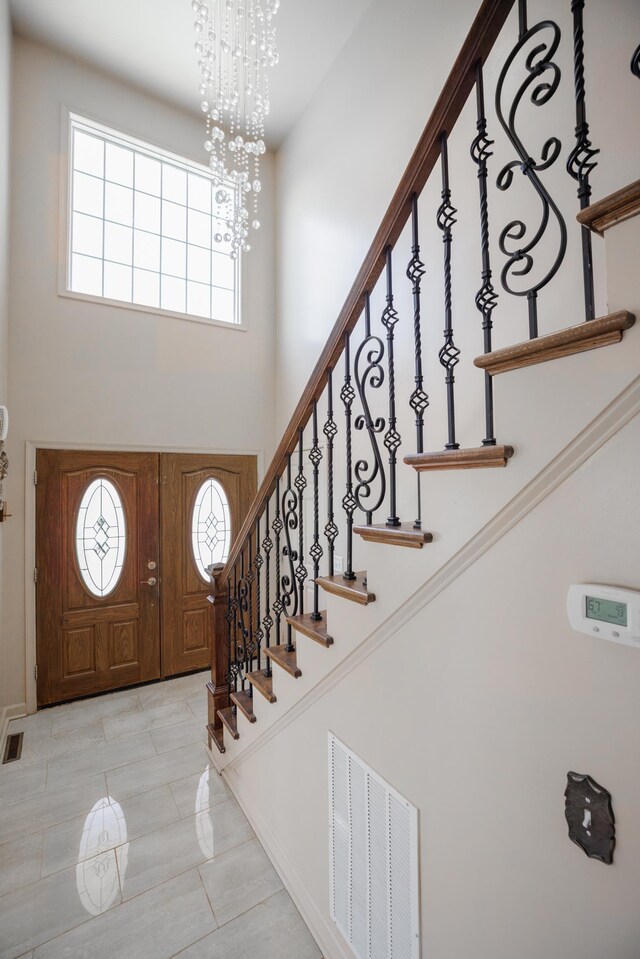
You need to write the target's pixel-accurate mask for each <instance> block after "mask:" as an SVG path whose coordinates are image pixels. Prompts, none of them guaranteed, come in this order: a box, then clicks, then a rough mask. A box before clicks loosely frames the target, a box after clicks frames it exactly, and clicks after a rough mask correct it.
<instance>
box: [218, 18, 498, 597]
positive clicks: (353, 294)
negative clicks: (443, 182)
mask: <svg viewBox="0 0 640 959" xmlns="http://www.w3.org/2000/svg"><path fill="white" fill-rule="evenodd" d="M514 3H515V0H483V3H482V5H481V7H480V9H479V11H478V13H477V15H476V18H475V20H474V21H473V24H472V25H471V29H470V30H469V33H468V35H467V38H466V40H465V41H464V43H463V45H462V48H461V50H460V53H459V54H458V57H457V59H456V61H455V63H454V65H453V67H452V69H451V72H450V74H449V76H448V78H447V81H446V83H445V85H444V87H443V89H442V93H441V94H440V96H439V98H438V100H437V102H436V105H435V106H434V108H433V111H432V113H431V116H430V117H429V120H428V121H427V125H426V127H425V128H424V131H423V133H422V136H421V137H420V140H419V141H418V145H417V147H416V148H415V150H414V152H413V156H412V157H411V160H410V161H409V165H408V166H407V169H406V170H405V172H404V175H403V177H402V179H401V180H400V183H399V185H398V188H397V190H396V192H395V194H394V196H393V199H392V201H391V203H390V204H389V208H388V209H387V212H386V213H385V215H384V217H383V220H382V223H381V224H380V227H379V229H378V232H377V233H376V235H375V238H374V240H373V243H372V244H371V246H370V248H369V251H368V253H367V255H366V257H365V259H364V262H363V264H362V266H361V267H360V270H359V272H358V275H357V276H356V278H355V281H354V283H353V286H352V287H351V289H350V291H349V293H348V295H347V298H346V300H345V303H344V306H343V307H342V309H341V311H340V314H339V316H338V319H337V320H336V322H335V325H334V327H333V329H332V331H331V333H330V335H329V339H328V340H327V343H326V346H325V348H324V350H323V351H322V353H321V354H320V358H319V359H318V362H317V363H316V365H315V367H314V370H313V373H312V374H311V377H310V378H309V382H308V383H307V385H306V387H305V390H304V392H303V394H302V396H301V397H300V401H299V402H298V405H297V406H296V408H295V411H294V413H293V416H292V417H291V420H290V421H289V425H288V426H287V428H286V430H285V432H284V435H283V437H282V439H281V441H280V445H279V446H278V449H277V450H276V452H275V456H274V457H273V459H272V460H271V463H270V464H269V468H268V469H267V472H266V474H265V477H264V479H263V481H262V483H261V485H260V488H259V490H258V492H257V494H256V497H255V499H254V501H253V503H252V504H251V507H250V509H249V512H248V514H247V516H246V519H245V521H244V523H243V524H242V527H241V529H240V532H239V534H238V536H237V537H236V539H235V542H234V545H233V547H232V548H231V552H230V553H229V558H228V560H227V564H226V566H225V570H224V573H222V575H221V576H220V577H219V580H220V586H221V587H222V586H223V585H224V583H225V582H226V580H227V579H228V577H229V573H230V571H231V570H232V569H233V566H234V564H235V562H236V560H237V559H238V557H239V555H240V553H241V551H242V549H243V547H244V544H245V540H246V538H247V536H248V535H249V533H250V532H251V531H252V530H253V529H254V526H255V522H256V519H257V518H258V516H259V515H260V513H261V511H262V508H263V505H264V503H265V501H266V500H267V498H268V497H269V496H271V494H272V492H273V490H274V488H275V483H276V479H277V477H278V476H280V475H281V474H282V472H283V470H284V468H285V466H286V461H287V456H288V455H289V454H290V453H292V452H293V450H294V449H295V447H296V444H297V442H298V435H299V431H300V430H301V429H304V427H305V426H306V425H307V423H308V421H309V418H310V416H311V412H312V408H313V403H314V402H315V401H316V400H318V399H320V397H321V396H322V393H323V391H324V388H325V386H326V382H327V374H328V371H329V370H330V369H333V368H334V367H335V365H336V363H337V361H338V359H339V358H340V355H341V353H342V351H343V349H344V337H345V333H350V332H351V331H352V330H353V328H354V327H355V325H356V323H357V322H358V320H359V318H360V314H361V313H362V310H363V309H364V296H365V293H367V292H370V291H371V290H373V287H374V286H375V284H376V282H377V280H378V278H379V276H380V274H381V273H382V270H383V268H384V264H385V253H386V250H387V248H388V247H389V246H393V245H394V244H395V243H396V241H397V239H398V237H399V236H400V234H401V233H402V231H403V229H404V227H405V225H406V223H407V220H408V219H409V216H410V214H411V202H412V198H413V195H414V194H419V193H420V192H421V191H422V188H423V187H424V185H425V183H426V182H427V180H428V178H429V176H430V174H431V171H432V170H433V168H434V166H435V164H436V163H437V161H438V159H439V156H440V137H441V134H442V133H447V134H448V133H450V132H451V130H452V129H453V127H454V125H455V123H456V120H457V119H458V117H459V116H460V113H461V111H462V108H463V107H464V105H465V103H466V102H467V98H468V96H469V94H470V93H471V91H472V89H473V86H474V83H475V68H476V64H477V63H478V61H479V60H481V61H482V62H484V61H485V60H486V59H487V57H488V55H489V54H490V52H491V50H492V48H493V45H494V43H495V41H496V39H497V38H498V35H499V33H500V31H501V30H502V27H503V26H504V23H505V21H506V19H507V17H508V16H509V13H510V12H511V9H512V7H513V5H514Z"/></svg>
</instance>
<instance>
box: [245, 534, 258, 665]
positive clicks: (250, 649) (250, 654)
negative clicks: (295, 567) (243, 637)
mask: <svg viewBox="0 0 640 959" xmlns="http://www.w3.org/2000/svg"><path fill="white" fill-rule="evenodd" d="M251 536H252V534H251V531H250V532H249V536H248V539H247V547H246V549H247V575H246V577H245V578H246V581H247V629H248V631H249V641H248V643H247V669H248V670H249V671H251V670H252V669H253V659H254V657H255V654H256V644H255V641H254V631H253V625H254V623H253V584H254V582H255V572H254V569H253V551H252V548H251Z"/></svg>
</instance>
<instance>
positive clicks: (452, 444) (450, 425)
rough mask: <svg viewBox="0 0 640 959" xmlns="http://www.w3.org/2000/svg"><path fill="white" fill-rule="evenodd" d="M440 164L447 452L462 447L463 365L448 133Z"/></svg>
mask: <svg viewBox="0 0 640 959" xmlns="http://www.w3.org/2000/svg"><path fill="white" fill-rule="evenodd" d="M440 165H441V168H442V192H441V194H440V197H441V199H442V203H441V204H440V206H439V207H438V211H437V213H436V223H437V225H438V229H440V230H441V231H442V243H443V246H444V344H443V345H442V347H441V348H440V352H439V353H438V358H439V360H440V364H441V366H443V367H444V369H445V371H446V374H445V379H444V381H445V386H446V389H447V430H448V432H447V442H446V443H445V449H447V450H457V449H459V448H460V444H459V443H457V442H456V413H455V375H454V370H455V368H456V366H457V365H458V363H459V362H460V350H459V349H458V347H457V346H456V345H455V343H454V340H453V309H452V299H451V246H452V242H453V233H452V227H453V226H454V224H455V223H456V213H457V212H458V211H457V210H456V209H455V207H453V206H452V205H451V188H450V186H449V156H448V152H447V134H446V133H443V134H442V136H441V137H440Z"/></svg>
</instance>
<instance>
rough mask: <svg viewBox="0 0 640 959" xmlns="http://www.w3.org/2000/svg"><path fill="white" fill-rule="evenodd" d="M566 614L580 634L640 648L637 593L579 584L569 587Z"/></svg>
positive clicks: (639, 615) (635, 591) (639, 597)
mask: <svg viewBox="0 0 640 959" xmlns="http://www.w3.org/2000/svg"><path fill="white" fill-rule="evenodd" d="M567 615H568V616H569V622H570V623H571V627H572V628H573V629H575V630H576V631H577V632H579V633H587V635H588V636H596V637H598V638H599V639H608V640H611V642H614V643H623V644H624V645H625V646H637V647H638V648H640V592H639V591H638V590H635V589H618V588H617V587H616V586H597V585H596V584H595V583H581V584H580V585H578V586H570V587H569V592H568V594H567Z"/></svg>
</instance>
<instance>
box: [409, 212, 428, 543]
mask: <svg viewBox="0 0 640 959" xmlns="http://www.w3.org/2000/svg"><path fill="white" fill-rule="evenodd" d="M424 274H425V268H424V263H423V262H422V260H421V259H420V239H419V236H418V194H417V193H414V194H413V196H412V197H411V259H410V260H409V266H408V267H407V279H408V280H409V281H410V282H411V293H412V296H413V345H414V352H415V378H414V383H415V387H414V390H413V393H412V394H411V396H410V397H409V406H410V407H411V409H412V410H413V412H414V415H415V418H416V453H424V413H425V410H426V409H427V407H428V406H429V397H428V395H427V394H426V393H425V391H424V389H423V383H424V374H423V371H422V317H421V302H420V297H421V291H420V287H421V284H422V277H423V276H424ZM416 479H417V489H418V515H417V517H416V519H415V521H414V524H413V525H414V527H415V528H416V529H420V528H421V527H422V499H421V490H420V473H417V474H416Z"/></svg>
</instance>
